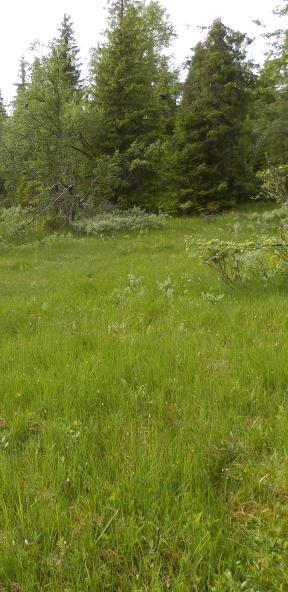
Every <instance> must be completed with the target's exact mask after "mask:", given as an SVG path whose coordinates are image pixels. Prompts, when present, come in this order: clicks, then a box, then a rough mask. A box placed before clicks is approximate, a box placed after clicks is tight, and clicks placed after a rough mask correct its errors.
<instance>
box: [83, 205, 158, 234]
mask: <svg viewBox="0 0 288 592" xmlns="http://www.w3.org/2000/svg"><path fill="white" fill-rule="evenodd" d="M165 218H166V216H165V215H164V214H153V213H152V214H151V213H147V212H145V211H144V210H141V209H140V208H133V209H132V210H126V211H120V210H114V211H112V212H104V213H102V214H98V215H97V216H95V217H93V218H82V219H80V220H76V221H75V222H73V224H72V226H73V228H74V230H76V231H77V232H80V233H83V234H94V235H95V236H99V237H102V236H105V235H109V234H114V233H116V232H120V231H126V232H127V231H142V230H145V229H146V228H161V227H162V226H163V224H164V221H165Z"/></svg>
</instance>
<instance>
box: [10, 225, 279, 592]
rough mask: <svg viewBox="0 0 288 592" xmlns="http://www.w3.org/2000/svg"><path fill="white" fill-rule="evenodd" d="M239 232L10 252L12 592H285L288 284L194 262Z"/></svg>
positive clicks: (181, 228)
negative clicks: (202, 240) (231, 283)
mask: <svg viewBox="0 0 288 592" xmlns="http://www.w3.org/2000/svg"><path fill="white" fill-rule="evenodd" d="M231 221H233V215H232V214H228V215H226V216H224V218H223V219H222V218H220V219H215V220H214V221H213V222H207V221H205V220H201V219H187V220H186V219H184V220H171V221H169V222H168V224H167V226H166V228H165V229H164V230H158V231H150V232H149V233H145V234H143V235H132V234H131V235H130V236H128V237H127V236H123V235H122V236H118V237H116V238H113V239H111V240H106V241H100V240H97V239H93V238H85V239H81V240H79V241H78V240H77V241H72V240H67V241H66V242H65V241H63V242H59V243H57V242H56V243H55V244H54V245H51V246H50V247H41V246H40V247H39V246H38V247H33V246H27V247H26V248H23V249H20V248H11V249H7V250H3V251H1V252H0V274H1V275H0V277H1V281H0V298H1V300H0V301H1V308H0V340H1V348H0V389H1V390H0V392H1V400H0V479H1V483H0V590H1V592H4V591H5V592H6V591H7V592H8V591H9V592H17V591H19V592H20V591H21V592H36V591H41V592H42V591H49V592H86V591H88V590H89V591H91V592H98V591H102V590H103V591H105V590H110V591H112V592H120V591H121V592H130V591H131V592H136V591H137V592H140V591H141V592H144V591H149V592H160V591H173V592H206V591H211V592H212V591H213V590H215V591H217V592H228V591H229V592H237V591H240V590H246V591H248V592H252V591H253V592H262V591H266V590H267V591H269V592H272V591H278V592H281V591H283V592H285V591H287V590H288V542H287V541H288V538H287V537H288V512H287V510H288V463H287V460H288V450H287V447H288V397H287V395H288V363H287V360H288V342H287V330H288V300H287V286H285V285H283V284H271V285H268V286H266V285H263V284H257V283H255V284H253V285H250V286H246V287H237V288H235V289H230V288H228V287H226V286H225V285H224V284H223V283H221V282H220V280H218V279H217V277H216V276H215V275H214V274H213V273H212V272H211V271H209V269H207V270H206V269H205V268H202V267H200V266H197V264H196V263H195V261H194V260H191V259H189V258H188V257H187V255H186V253H185V242H184V238H185V236H186V235H190V234H193V235H195V236H199V237H202V236H211V237H212V236H223V237H225V236H229V234H230V226H231ZM242 224H243V225H244V229H243V234H244V235H245V236H246V234H247V232H248V230H247V229H245V225H246V222H245V221H244V222H243V223H242ZM240 235H241V236H242V234H241V233H240ZM169 278H170V279H169ZM205 294H213V295H215V296H217V295H223V298H222V299H221V300H219V302H217V303H214V304H213V302H211V301H209V298H210V297H208V299H207V297H206V296H205ZM212 300H213V299H212Z"/></svg>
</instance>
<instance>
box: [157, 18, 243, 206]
mask: <svg viewBox="0 0 288 592" xmlns="http://www.w3.org/2000/svg"><path fill="white" fill-rule="evenodd" d="M245 41H246V39H245V36H244V35H242V34H239V33H235V32H234V31H231V30H230V29H227V28H226V27H225V26H224V25H223V23H222V22H221V20H216V21H215V22H214V23H213V24H212V26H211V28H210V29H209V32H208V35H207V38H206V40H205V41H204V42H201V43H198V45H197V46H196V47H195V50H194V55H193V57H192V59H191V60H190V62H189V71H188V76H187V78H186V81H185V83H184V88H183V97H182V103H181V106H180V108H179V112H178V116H177V122H176V130H175V135H174V139H173V143H172V148H171V151H170V156H169V158H168V165H169V168H170V169H171V168H172V169H173V171H174V173H173V177H174V188H175V191H176V194H177V196H179V197H180V202H182V207H183V208H184V209H185V208H186V209H187V210H188V211H189V209H192V210H193V209H194V208H195V207H199V206H204V207H205V208H210V209H213V208H214V207H219V205H220V206H221V205H224V204H227V203H228V202H231V201H235V200H239V199H244V198H245V197H247V195H249V193H250V192H251V191H252V190H253V179H254V175H253V172H252V171H251V167H250V160H251V152H250V150H251V148H252V145H251V144H250V138H249V134H248V131H247V126H246V119H247V113H248V107H249V98H250V92H251V88H252V86H253V84H254V77H253V75H252V72H251V69H250V67H249V64H248V63H247V61H246V54H245Z"/></svg>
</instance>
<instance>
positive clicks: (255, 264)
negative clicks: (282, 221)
mask: <svg viewBox="0 0 288 592" xmlns="http://www.w3.org/2000/svg"><path fill="white" fill-rule="evenodd" d="M186 250H187V252H188V254H189V256H191V257H195V258H198V259H200V261H201V262H203V263H205V264H206V265H208V266H209V267H211V268H212V269H215V270H216V272H217V273H218V275H219V276H220V277H221V278H222V279H223V280H224V281H225V282H226V283H227V284H229V285H234V284H235V283H244V282H245V281H247V280H250V279H252V278H255V277H258V278H261V279H263V280H265V281H269V280H271V279H272V278H274V277H275V276H276V275H279V274H284V273H287V269H288V231H287V230H286V231H285V230H282V231H281V233H279V234H278V235H277V236H271V237H267V236H256V237H255V238H254V239H251V240H246V241H243V242H234V241H223V240H220V239H217V238H214V239H210V240H206V239H194V238H187V239H186Z"/></svg>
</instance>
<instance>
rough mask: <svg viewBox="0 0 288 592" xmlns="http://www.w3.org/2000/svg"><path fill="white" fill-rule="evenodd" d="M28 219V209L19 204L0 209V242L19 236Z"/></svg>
mask: <svg viewBox="0 0 288 592" xmlns="http://www.w3.org/2000/svg"><path fill="white" fill-rule="evenodd" d="M28 219H29V210H27V209H23V208H21V207H20V206H13V207H11V208H1V209H0V243H5V242H6V241H7V240H9V239H11V238H13V237H17V236H19V234H20V233H21V232H22V231H23V229H24V227H25V225H26V224H27V222H28Z"/></svg>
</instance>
